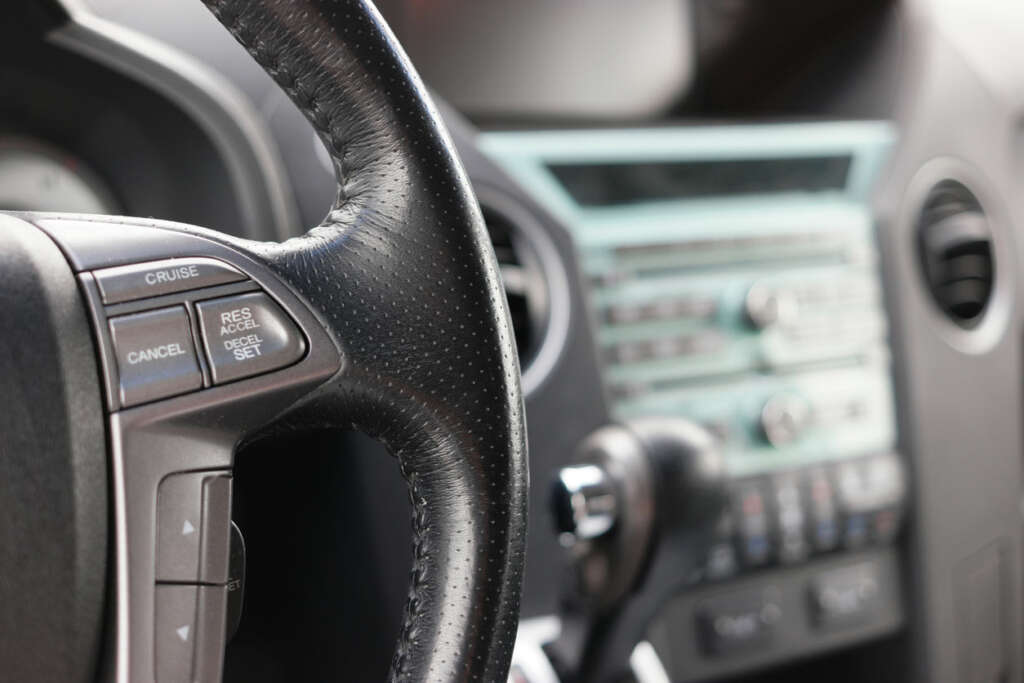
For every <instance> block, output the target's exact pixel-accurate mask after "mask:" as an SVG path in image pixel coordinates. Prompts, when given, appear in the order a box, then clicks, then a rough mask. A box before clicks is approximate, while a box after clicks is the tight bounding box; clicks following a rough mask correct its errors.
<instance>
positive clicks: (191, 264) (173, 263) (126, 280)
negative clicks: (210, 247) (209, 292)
mask: <svg viewBox="0 0 1024 683" xmlns="http://www.w3.org/2000/svg"><path fill="white" fill-rule="evenodd" d="M93 277H95V278H96V284H97V285H98V286H99V289H100V293H101V294H102V295H103V303H105V304H116V303H121V302H122V301H134V300H135V299H145V298H147V297H154V296H161V295H163V294H170V293H172V292H181V291H185V290H189V289H200V288H203V287H212V286H214V285H223V284H226V283H228V282H238V281H240V280H244V279H246V278H245V275H243V274H242V273H240V272H239V271H238V269H236V268H234V267H232V266H229V265H228V264H226V263H224V262H223V261H218V260H216V259H212V258H205V257H195V258H180V259H167V260H164V261H150V262H149V263H136V264H133V265H130V266H119V267H117V268H104V269H103V270H97V271H95V272H93Z"/></svg>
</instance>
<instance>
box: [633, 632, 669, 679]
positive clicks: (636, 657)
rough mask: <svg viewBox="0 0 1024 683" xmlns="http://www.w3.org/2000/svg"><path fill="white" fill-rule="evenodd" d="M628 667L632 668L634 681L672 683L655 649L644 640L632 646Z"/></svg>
mask: <svg viewBox="0 0 1024 683" xmlns="http://www.w3.org/2000/svg"><path fill="white" fill-rule="evenodd" d="M629 668H630V669H632V670H633V676H634V677H635V678H636V683H672V679H671V678H669V676H668V672H667V671H665V667H664V665H663V664H662V663H661V658H660V657H658V652H657V650H655V649H654V646H653V645H651V644H650V643H649V642H647V641H646V640H642V641H640V642H639V643H637V644H636V647H634V648H633V652H632V654H630V655H629Z"/></svg>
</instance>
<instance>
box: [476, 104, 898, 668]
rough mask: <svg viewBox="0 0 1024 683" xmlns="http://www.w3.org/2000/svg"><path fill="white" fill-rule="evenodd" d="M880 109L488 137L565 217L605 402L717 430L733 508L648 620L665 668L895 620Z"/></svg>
mask: <svg viewBox="0 0 1024 683" xmlns="http://www.w3.org/2000/svg"><path fill="white" fill-rule="evenodd" d="M893 142H894V133H893V130H892V128H891V127H890V126H889V125H888V124H886V123H881V122H859V123H803V124H785V125H763V126H721V127H692V128H664V129H647V130H635V131H622V130H614V131H611V130H610V131H605V132H602V131H594V130H587V131H562V132H539V133H538V132H496V133H488V134H485V135H483V136H481V140H480V144H481V147H482V149H484V150H485V151H486V152H487V153H488V154H489V155H490V156H491V158H492V159H494V160H495V161H496V162H497V163H498V164H499V165H500V166H501V167H502V168H503V169H504V170H505V171H506V172H507V173H508V174H509V175H511V176H512V177H513V178H514V179H515V180H516V181H517V182H518V183H519V184H520V185H521V186H522V187H523V188H524V189H525V190H526V191H527V192H528V193H529V194H530V195H532V196H533V197H534V198H535V199H536V200H537V201H538V202H539V203H540V204H542V205H543V206H544V207H545V208H546V209H547V210H548V211H550V212H551V213H552V214H553V215H555V216H556V217H558V218H559V219H560V220H561V221H562V222H563V224H564V225H565V226H566V227H567V229H568V231H569V232H570V234H571V236H572V239H573V242H574V245H575V248H576V252H577V255H578V258H579V262H580V264H581V270H582V277H583V278H584V280H585V288H586V290H587V293H588V299H589V308H590V311H589V317H590V324H591V327H592V330H593V335H594V337H595V345H596V347H597V349H598V352H599V357H600V362H601V364H602V367H601V368H600V372H601V376H602V379H603V383H604V387H605V391H606V397H607V403H608V405H609V410H610V413H611V417H612V419H613V420H614V421H617V422H627V421H629V420H634V419H642V418H647V417H652V416H665V417H675V418H682V419H686V420H688V421H692V422H694V423H697V424H698V425H700V426H702V427H703V428H704V429H705V430H707V431H708V432H710V433H711V434H712V435H714V437H715V439H716V441H717V444H718V447H719V449H720V450H721V451H722V453H723V455H724V460H725V463H726V469H727V475H728V484H727V486H728V491H729V498H730V503H729V504H728V505H727V511H726V512H725V514H723V515H722V517H721V519H720V520H719V522H718V524H717V525H716V529H715V532H714V538H713V541H712V543H711V544H710V545H709V547H708V550H707V553H706V557H703V558H701V560H700V562H699V563H698V567H697V568H696V569H694V570H689V571H688V575H687V576H686V577H684V583H685V585H686V588H685V590H681V591H680V592H679V593H678V595H677V597H676V598H674V599H673V600H672V601H671V602H670V603H669V604H667V605H665V606H664V608H663V609H662V610H661V612H660V614H659V615H658V617H657V618H656V619H655V620H654V621H653V622H652V623H651V624H650V626H649V629H648V640H649V646H653V649H654V651H655V652H656V653H657V655H658V656H659V658H660V660H661V662H662V664H663V666H664V669H665V670H666V672H667V675H669V676H670V677H671V679H672V680H679V681H682V680H698V679H703V678H706V677H709V676H716V675H722V674H726V673H735V672H741V671H744V670H746V669H748V668H751V667H754V666H762V665H764V664H766V663H770V662H774V661H783V660H786V659H788V658H791V657H794V656H798V655H801V656H803V655H807V654H809V653H812V652H819V651H823V650H826V649H829V648H834V647H838V646H842V645H849V644H851V643H855V642H861V641H864V640H866V639H869V638H874V637H878V636H880V635H883V634H886V633H891V632H893V631H895V630H896V629H898V628H899V627H900V625H901V623H902V621H903V619H904V615H903V593H902V590H901V586H900V582H899V563H898V558H897V555H896V552H895V550H894V548H893V545H892V540H893V539H894V537H895V536H896V535H897V534H898V532H899V530H900V525H901V516H902V514H903V511H904V509H905V504H906V496H907V490H908V483H907V475H906V471H905V465H904V462H903V460H902V458H901V457H900V455H899V453H898V452H897V450H896V444H897V440H896V417H895V401H894V396H893V386H892V377H891V369H890V364H891V357H890V351H889V342H888V325H887V316H886V311H885V308H884V302H883V292H882V286H881V278H880V273H879V263H878V261H879V259H878V252H877V246H876V236H875V233H874V223H873V220H872V216H871V214H870V211H869V208H868V204H867V200H868V195H869V192H870V190H871V188H872V187H873V185H874V183H875V182H876V180H877V179H878V174H879V172H880V170H881V168H882V165H883V163H884V161H885V159H886V156H887V153H888V151H889V149H890V147H891V145H892V144H893Z"/></svg>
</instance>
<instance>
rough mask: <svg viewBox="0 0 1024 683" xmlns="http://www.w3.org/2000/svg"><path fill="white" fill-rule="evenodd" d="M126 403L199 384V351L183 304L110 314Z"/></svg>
mask: <svg viewBox="0 0 1024 683" xmlns="http://www.w3.org/2000/svg"><path fill="white" fill-rule="evenodd" d="M110 335H111V339H112V340H113V344H114V352H115V354H116V356H117V369H118V374H119V376H120V387H119V391H120V394H121V396H120V398H121V404H122V405H123V406H124V407H126V408H127V407H129V406H134V405H138V404H140V403H147V402H149V401H155V400H157V399H161V398H167V397H169V396H176V395H177V394H183V393H185V392H187V391H193V390H195V389H199V388H200V387H201V386H202V385H203V376H202V374H200V372H199V364H198V362H197V361H196V351H195V347H194V346H193V344H192V334H191V333H190V331H189V323H188V315H187V314H186V313H185V308H184V307H182V306H174V307H171V308H163V309H160V310H156V311H149V312H147V313H137V314H135V315H124V316H120V317H117V318H111V319H110Z"/></svg>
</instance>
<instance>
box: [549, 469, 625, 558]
mask: <svg viewBox="0 0 1024 683" xmlns="http://www.w3.org/2000/svg"><path fill="white" fill-rule="evenodd" d="M551 499H552V512H553V513H554V515H555V528H556V529H557V530H558V532H559V533H561V534H563V535H568V536H569V537H570V538H571V539H580V540H587V539H591V538H597V537H598V536H601V535H603V534H604V533H605V532H607V531H608V530H610V529H611V528H612V526H614V525H615V520H616V518H617V517H618V514H619V505H618V497H617V494H616V491H615V482H613V481H612V478H611V476H610V475H609V474H608V472H607V471H606V470H605V469H604V468H603V467H600V466H599V465H593V464H587V463H583V464H580V465H570V466H569V467H563V468H562V469H561V470H559V472H558V476H557V477H556V478H555V483H554V486H553V490H552V495H551Z"/></svg>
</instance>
